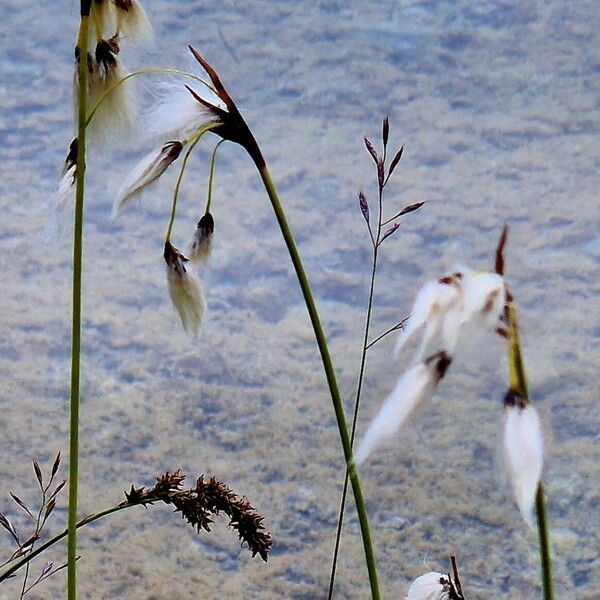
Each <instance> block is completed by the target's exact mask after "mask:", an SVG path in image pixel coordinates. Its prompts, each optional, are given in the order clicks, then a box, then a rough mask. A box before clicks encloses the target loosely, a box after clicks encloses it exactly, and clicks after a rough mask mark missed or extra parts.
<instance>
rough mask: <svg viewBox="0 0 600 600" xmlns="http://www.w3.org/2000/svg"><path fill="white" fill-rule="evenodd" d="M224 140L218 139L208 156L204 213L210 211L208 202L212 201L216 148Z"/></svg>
mask: <svg viewBox="0 0 600 600" xmlns="http://www.w3.org/2000/svg"><path fill="white" fill-rule="evenodd" d="M224 141H225V140H224V139H223V140H220V141H219V143H218V144H217V145H216V146H215V148H214V150H213V151H212V156H211V157H210V170H209V172H208V191H207V194H206V208H205V209H204V212H205V213H207V212H209V211H210V203H211V201H212V187H213V179H214V176H215V161H216V159H217V150H218V149H219V146H220V145H221V144H222V143H223V142H224Z"/></svg>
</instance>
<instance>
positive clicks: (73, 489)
mask: <svg viewBox="0 0 600 600" xmlns="http://www.w3.org/2000/svg"><path fill="white" fill-rule="evenodd" d="M90 5H91V0H81V18H80V21H79V33H78V35H77V47H78V48H79V64H78V71H77V77H78V86H79V87H78V90H77V104H78V106H77V107H78V113H77V173H76V186H77V187H76V192H75V217H74V225H73V299H72V303H73V309H72V310H73V312H72V322H71V399H70V403H69V509H68V527H67V531H68V539H67V564H68V566H67V598H68V600H76V598H77V565H76V561H75V557H76V555H77V527H76V524H77V483H78V476H79V475H78V472H79V397H80V389H79V384H80V367H81V271H82V258H83V199H84V186H85V167H86V165H85V141H86V140H85V118H86V111H87V76H88V70H87V68H88V65H87V47H88V29H89V14H90Z"/></svg>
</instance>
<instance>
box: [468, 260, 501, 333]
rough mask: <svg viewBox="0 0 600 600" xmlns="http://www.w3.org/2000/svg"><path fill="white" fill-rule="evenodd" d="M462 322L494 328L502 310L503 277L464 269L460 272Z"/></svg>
mask: <svg viewBox="0 0 600 600" xmlns="http://www.w3.org/2000/svg"><path fill="white" fill-rule="evenodd" d="M461 286H462V290H463V299H464V300H463V311H462V316H461V322H462V324H465V323H473V324H476V325H478V326H481V327H483V328H485V329H495V328H496V327H498V325H499V318H500V315H501V314H502V312H503V310H504V304H505V302H506V291H505V288H504V279H503V278H502V277H501V276H500V275H497V274H496V273H477V272H475V271H465V272H464V273H463V274H462V278H461Z"/></svg>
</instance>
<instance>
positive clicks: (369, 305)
mask: <svg viewBox="0 0 600 600" xmlns="http://www.w3.org/2000/svg"><path fill="white" fill-rule="evenodd" d="M382 192H383V190H380V191H379V214H378V218H377V232H376V235H375V236H373V234H372V233H371V229H370V228H369V233H371V241H372V244H373V258H372V261H371V279H370V285H369V300H368V302H367V316H366V319H365V329H364V334H363V346H362V351H361V356H360V368H359V372H358V382H357V385H356V396H355V401H354V412H353V415H352V431H351V434H350V445H351V446H352V447H354V437H355V435H356V422H357V419H358V407H359V404H360V397H361V392H362V384H363V380H364V375H365V365H366V362H367V350H368V348H369V346H368V340H369V331H370V326H371V314H372V311H373V294H374V291H375V275H376V273H377V257H378V255H379V239H380V238H381V209H382ZM347 494H348V471H346V474H345V476H344V486H343V489H342V498H341V501H340V510H339V514H338V524H337V530H336V534H335V546H334V549H333V559H332V563H331V574H330V578H329V592H328V594H327V598H328V600H331V598H333V588H334V585H335V574H336V569H337V560H338V556H339V550H340V540H341V537H342V527H343V525H344V512H345V509H346V496H347Z"/></svg>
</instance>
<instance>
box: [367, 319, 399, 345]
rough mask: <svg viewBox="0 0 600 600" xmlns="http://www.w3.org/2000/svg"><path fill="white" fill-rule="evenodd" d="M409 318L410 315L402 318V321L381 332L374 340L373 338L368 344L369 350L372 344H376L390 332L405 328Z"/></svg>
mask: <svg viewBox="0 0 600 600" xmlns="http://www.w3.org/2000/svg"><path fill="white" fill-rule="evenodd" d="M408 319H409V317H404V319H402V321H398V323H396V324H395V325H394V326H393V327H390V328H389V329H386V330H385V331H384V332H383V333H381V334H379V335H378V336H377V337H376V338H375V339H374V340H371V341H370V342H369V343H368V344H367V350H368V349H369V348H370V347H371V346H374V345H375V344H376V343H377V342H379V341H380V340H382V339H383V338H384V337H385V336H387V335H389V334H390V333H394V331H398V329H403V328H404V325H405V324H406V321H408Z"/></svg>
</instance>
